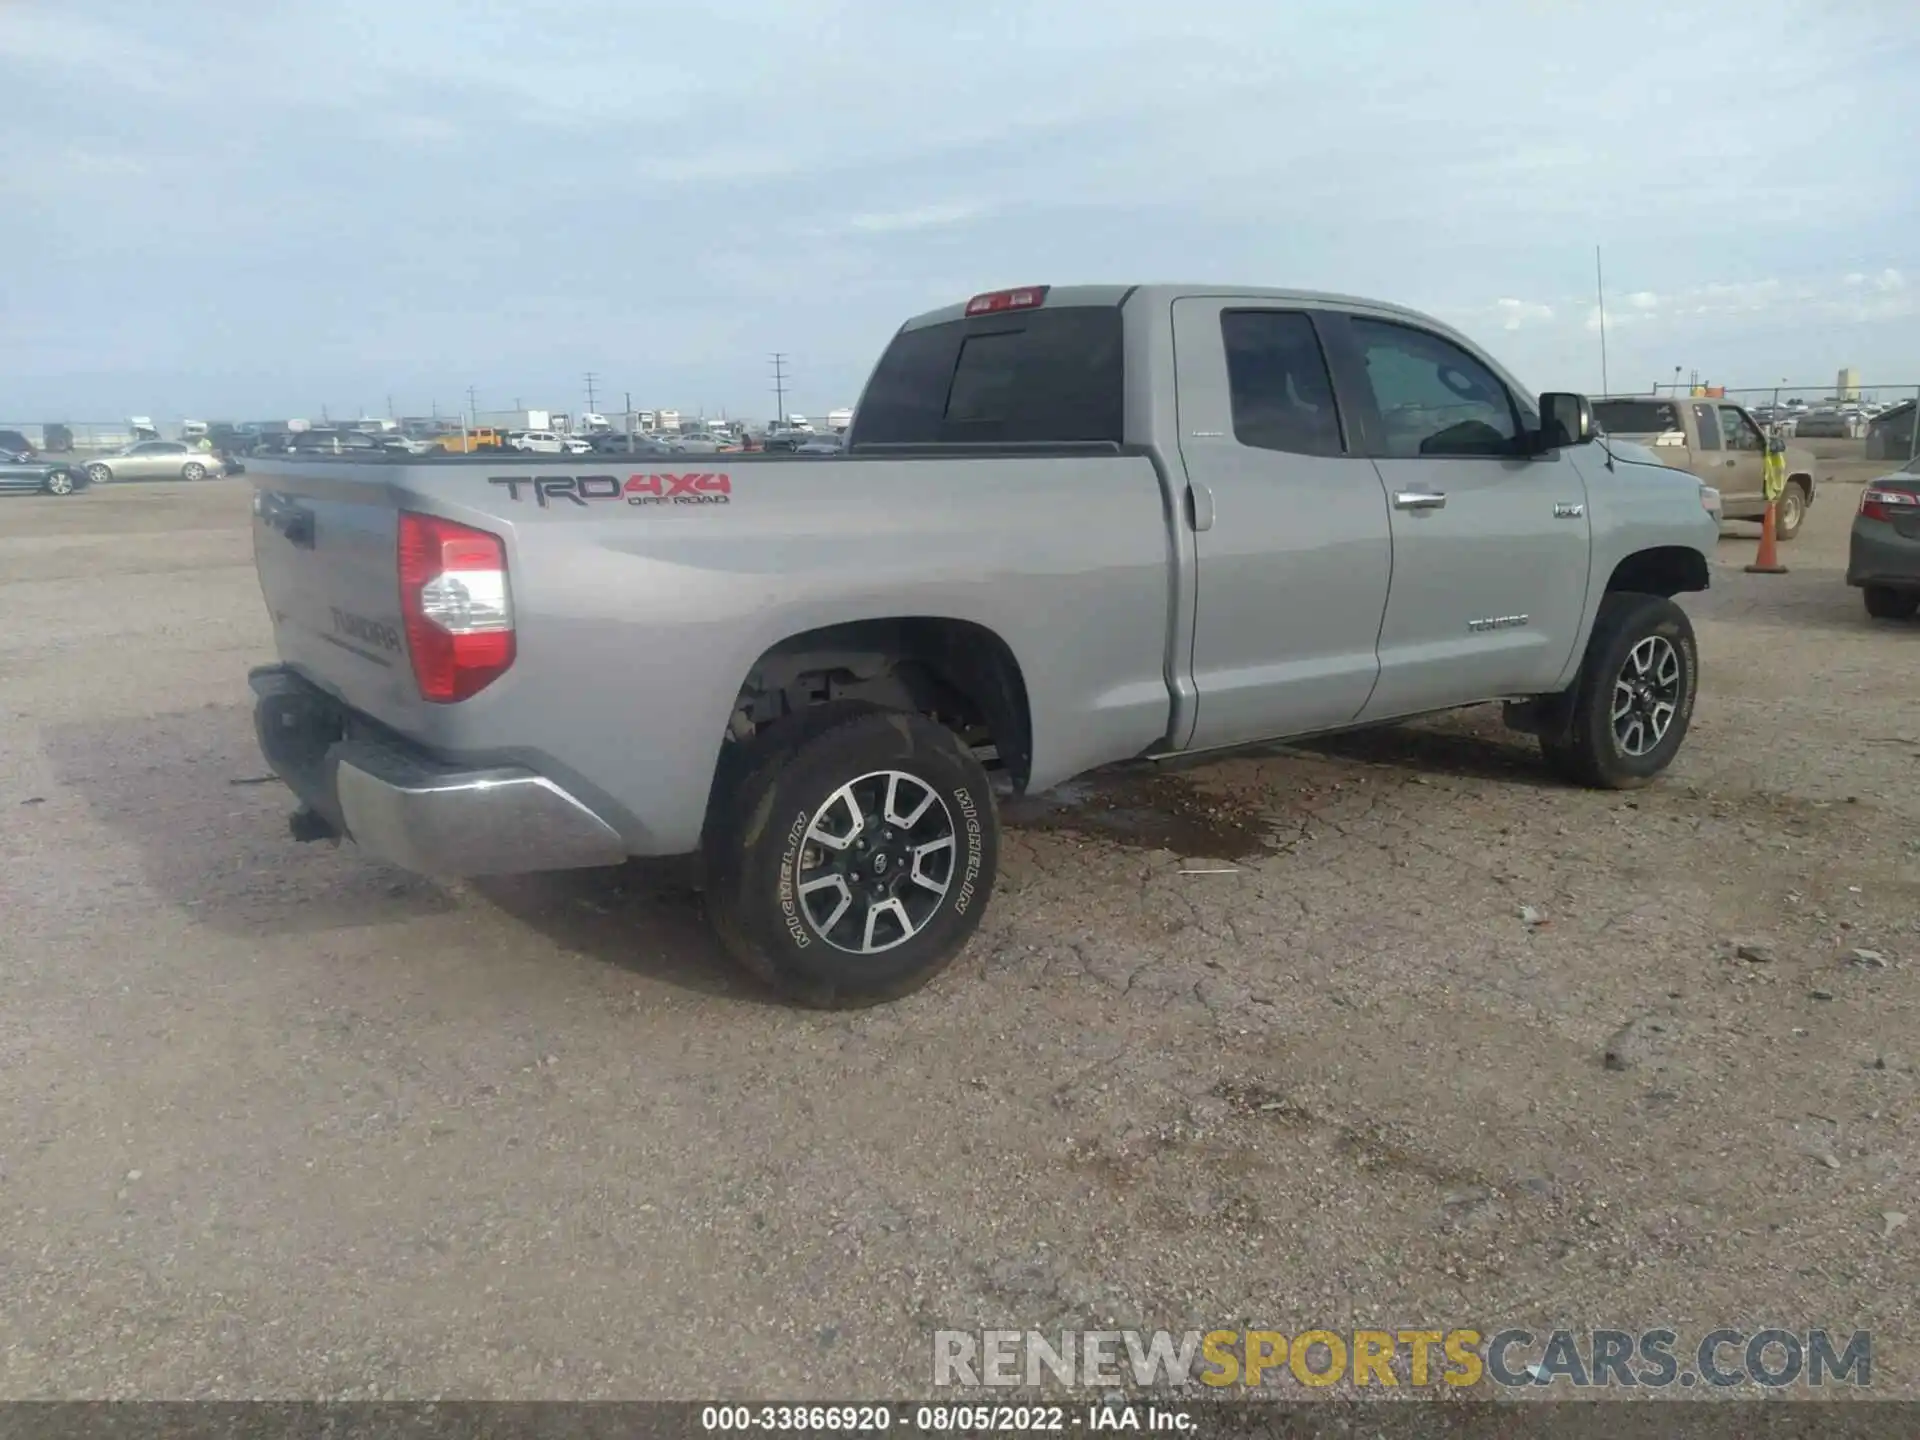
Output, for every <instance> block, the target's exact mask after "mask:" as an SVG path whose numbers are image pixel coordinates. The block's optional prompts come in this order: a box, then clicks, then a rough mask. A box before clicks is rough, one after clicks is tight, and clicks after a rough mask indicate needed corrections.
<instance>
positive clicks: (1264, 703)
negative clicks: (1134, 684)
mask: <svg viewBox="0 0 1920 1440" xmlns="http://www.w3.org/2000/svg"><path fill="white" fill-rule="evenodd" d="M1173 333H1174V351H1175V370H1176V376H1177V384H1176V388H1177V394H1178V402H1177V403H1178V407H1179V430H1178V434H1179V437H1180V457H1181V460H1182V461H1183V462H1184V464H1185V468H1186V472H1187V478H1188V482H1189V485H1190V487H1191V491H1190V493H1191V500H1192V505H1193V519H1194V527H1195V531H1196V533H1195V537H1194V538H1195V549H1196V555H1197V561H1198V564H1197V570H1198V596H1197V602H1198V603H1197V606H1196V618H1195V621H1194V636H1193V679H1194V688H1195V690H1196V691H1197V693H1198V707H1197V711H1196V715H1197V720H1196V724H1195V727H1194V730H1193V733H1192V734H1191V736H1190V737H1188V739H1187V742H1186V743H1187V744H1188V745H1189V746H1191V747H1193V748H1203V747H1206V746H1210V745H1230V744H1234V743H1236V742H1239V741H1245V740H1258V739H1265V738H1267V737H1270V736H1276V735H1299V734H1305V733H1307V732H1309V731H1314V730H1325V729H1331V728H1334V727H1336V726H1340V725H1345V724H1347V723H1348V722H1350V721H1351V720H1353V718H1354V717H1355V716H1356V715H1357V714H1359V712H1360V709H1361V707H1362V706H1363V705H1365V704H1366V701H1367V696H1368V695H1369V694H1370V693H1371V692H1372V690H1373V686H1374V681H1375V679H1376V678H1377V677H1378V674H1379V658H1378V656H1377V655H1376V653H1375V649H1374V647H1375V642H1376V641H1377V640H1378V638H1379V635H1380V617H1381V614H1382V612H1383V610H1384V609H1385V607H1386V600H1387V580H1388V570H1389V566H1390V563H1391V549H1390V547H1391V541H1390V538H1389V534H1388V527H1387V506H1386V495H1385V493H1384V492H1383V491H1382V489H1381V487H1380V477H1379V475H1378V473H1377V472H1376V471H1375V470H1374V468H1373V466H1372V464H1371V463H1370V462H1369V461H1368V460H1367V459H1366V458H1365V457H1364V456H1362V455H1360V454H1359V453H1358V451H1357V449H1356V448H1355V446H1354V445H1353V444H1352V443H1350V438H1349V436H1348V435H1347V433H1346V432H1345V429H1344V428H1343V426H1342V423H1341V418H1340V414H1339V411H1338V408H1337V407H1336V405H1335V400H1334V391H1333V385H1332V381H1331V379H1330V377H1329V374H1328V368H1327V362H1326V358H1325V354H1324V352H1323V348H1322V345H1321V340H1320V336H1319V332H1318V329H1317V325H1316V322H1315V320H1314V318H1313V315H1312V313H1311V312H1309V311H1306V310H1302V309H1287V308H1278V307H1276V306H1275V304H1274V302H1273V301H1271V300H1264V301H1263V300H1257V299H1248V300H1245V301H1240V300H1234V299H1231V298H1227V297H1190V298H1186V299H1181V300H1176V301H1175V302H1174V305H1173Z"/></svg>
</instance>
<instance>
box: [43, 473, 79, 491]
mask: <svg viewBox="0 0 1920 1440" xmlns="http://www.w3.org/2000/svg"><path fill="white" fill-rule="evenodd" d="M47 493H48V494H49V495H71V494H72V493H73V472H72V471H71V470H56V471H54V472H53V473H52V474H51V475H49V476H47Z"/></svg>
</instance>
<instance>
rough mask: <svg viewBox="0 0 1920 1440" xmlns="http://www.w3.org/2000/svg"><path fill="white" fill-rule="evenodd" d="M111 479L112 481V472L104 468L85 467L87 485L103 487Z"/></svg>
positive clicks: (102, 466)
mask: <svg viewBox="0 0 1920 1440" xmlns="http://www.w3.org/2000/svg"><path fill="white" fill-rule="evenodd" d="M111 479H113V471H111V470H109V469H108V468H107V467H106V466H104V465H89V466H87V483H88V484H89V485H104V484H106V483H107V482H108V481H109V480H111Z"/></svg>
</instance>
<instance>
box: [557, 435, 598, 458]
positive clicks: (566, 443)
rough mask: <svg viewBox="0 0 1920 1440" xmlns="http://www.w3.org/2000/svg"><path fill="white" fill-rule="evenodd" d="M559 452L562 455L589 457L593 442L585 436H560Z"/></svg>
mask: <svg viewBox="0 0 1920 1440" xmlns="http://www.w3.org/2000/svg"><path fill="white" fill-rule="evenodd" d="M560 451H561V453H562V454H563V455H591V454H592V453H593V441H592V440H590V439H588V438H587V437H586V436H585V435H562V436H561V437H560Z"/></svg>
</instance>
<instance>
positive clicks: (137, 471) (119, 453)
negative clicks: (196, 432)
mask: <svg viewBox="0 0 1920 1440" xmlns="http://www.w3.org/2000/svg"><path fill="white" fill-rule="evenodd" d="M222 468H223V467H222V466H221V464H220V462H219V461H218V460H216V459H215V458H214V457H213V456H212V455H210V454H208V453H207V452H206V451H204V450H198V449H195V448H194V447H193V446H191V445H187V444H183V443H182V442H180V441H178V440H140V441H136V442H135V443H134V444H132V445H127V446H124V447H122V448H121V449H119V450H115V451H114V452H113V453H111V454H109V455H102V456H99V457H98V458H96V459H93V460H89V461H88V462H87V479H88V480H89V481H91V482H92V483H93V484H95V485H105V484H106V483H107V482H108V481H110V480H204V479H206V478H207V477H208V476H209V475H217V474H219V473H220V472H221V470H222Z"/></svg>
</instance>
